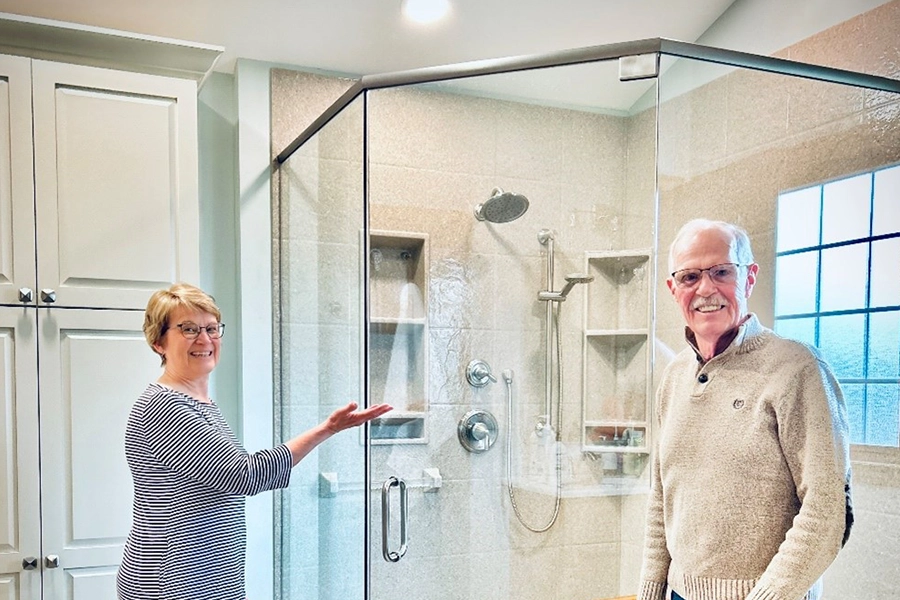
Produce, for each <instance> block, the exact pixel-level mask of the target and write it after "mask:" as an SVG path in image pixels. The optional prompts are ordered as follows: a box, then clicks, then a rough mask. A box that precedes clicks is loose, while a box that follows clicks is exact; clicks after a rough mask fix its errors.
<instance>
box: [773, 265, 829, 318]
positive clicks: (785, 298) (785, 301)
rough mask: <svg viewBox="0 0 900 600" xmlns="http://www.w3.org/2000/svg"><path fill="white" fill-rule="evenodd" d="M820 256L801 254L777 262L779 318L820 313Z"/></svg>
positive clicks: (776, 288) (776, 309)
mask: <svg viewBox="0 0 900 600" xmlns="http://www.w3.org/2000/svg"><path fill="white" fill-rule="evenodd" d="M818 267H819V253H818V252H801V253H800V254H791V255H789V256H779V257H778V258H776V259H775V314H776V315H793V314H799V313H809V312H815V311H816V275H817V272H818Z"/></svg>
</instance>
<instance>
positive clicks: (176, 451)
mask: <svg viewBox="0 0 900 600" xmlns="http://www.w3.org/2000/svg"><path fill="white" fill-rule="evenodd" d="M125 456H126V458H127V459H128V466H129V467H130V469H131V475H132V478H133V479H134V516H133V523H132V526H131V533H130V534H129V535H128V540H127V541H126V543H125V556H124V558H123V560H122V564H121V566H120V567H119V573H118V576H117V580H116V583H117V586H116V587H117V589H118V595H119V598H120V600H182V599H184V600H187V599H190V600H244V597H245V593H244V560H245V556H244V555H245V549H246V544H247V531H246V524H245V519H244V496H252V495H254V494H258V493H259V492H263V491H266V490H273V489H277V488H283V487H287V485H288V483H289V481H290V473H291V452H290V450H288V448H287V446H285V445H281V446H277V447H275V448H272V449H271V450H262V451H260V452H256V453H254V454H248V453H247V451H246V450H244V449H243V448H242V447H241V445H240V443H239V442H238V440H237V438H236V437H235V435H234V433H233V432H232V431H231V428H230V427H228V424H227V423H226V422H225V419H224V418H223V417H222V413H221V412H220V411H219V408H218V407H217V406H216V405H215V404H206V403H202V402H198V401H196V400H194V399H193V398H191V397H190V396H188V395H185V394H182V393H181V392H177V391H175V390H173V389H170V388H167V387H165V386H162V385H160V384H158V383H151V384H150V385H149V386H148V387H147V389H146V390H145V391H144V393H143V394H141V397H140V398H138V401H137V402H136V403H135V405H134V407H133V408H132V409H131V415H130V416H129V418H128V426H127V428H126V430H125Z"/></svg>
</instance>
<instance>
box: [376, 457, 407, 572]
mask: <svg viewBox="0 0 900 600" xmlns="http://www.w3.org/2000/svg"><path fill="white" fill-rule="evenodd" d="M393 487H399V488H400V548H399V550H398V551H396V552H394V551H392V550H390V548H389V547H388V534H389V533H390V530H391V488H393ZM408 520H409V509H408V504H407V494H406V482H405V481H403V480H402V479H397V478H396V477H394V476H393V475H391V476H390V477H388V478H387V481H385V482H384V485H383V486H381V554H382V556H384V560H386V561H388V562H393V563H395V562H397V561H399V560H400V559H401V558H403V555H404V554H406V549H407V541H408V537H407V527H406V522H407V521H408Z"/></svg>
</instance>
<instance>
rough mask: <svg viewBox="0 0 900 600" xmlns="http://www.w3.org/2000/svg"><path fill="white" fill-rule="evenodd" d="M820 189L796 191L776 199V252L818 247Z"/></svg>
mask: <svg viewBox="0 0 900 600" xmlns="http://www.w3.org/2000/svg"><path fill="white" fill-rule="evenodd" d="M821 208H822V188H820V187H819V186H816V187H812V188H806V189H803V190H797V191H796V192H790V193H787V194H781V195H780V196H779V197H778V228H777V230H776V236H777V242H778V243H777V246H776V247H775V250H776V251H777V252H784V251H785V250H795V249H797V248H808V247H810V246H817V245H819V216H820V212H821Z"/></svg>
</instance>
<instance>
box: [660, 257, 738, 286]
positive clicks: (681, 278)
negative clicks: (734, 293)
mask: <svg viewBox="0 0 900 600" xmlns="http://www.w3.org/2000/svg"><path fill="white" fill-rule="evenodd" d="M746 266H747V265H740V264H737V263H722V264H721V265H713V266H711V267H707V268H705V269H680V270H678V271H675V272H674V273H672V279H674V280H675V285H677V286H678V287H680V288H692V287H694V286H695V285H697V284H699V283H700V280H701V279H703V273H704V271H705V272H707V273H709V278H710V280H712V282H713V283H719V284H730V283H734V282H735V281H737V275H738V268H739V267H746Z"/></svg>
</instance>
